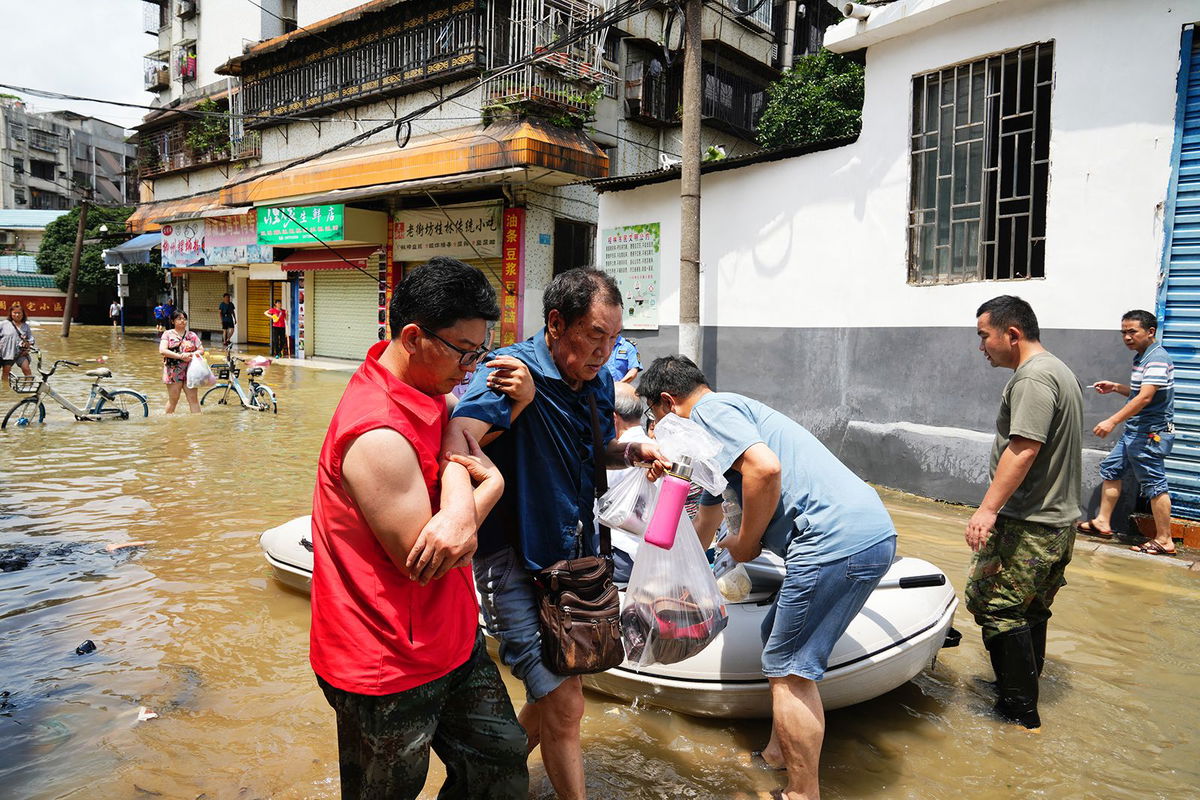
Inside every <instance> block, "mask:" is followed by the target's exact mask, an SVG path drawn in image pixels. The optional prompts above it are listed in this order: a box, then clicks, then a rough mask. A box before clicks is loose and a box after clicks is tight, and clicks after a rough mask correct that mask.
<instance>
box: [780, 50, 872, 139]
mask: <svg viewBox="0 0 1200 800" xmlns="http://www.w3.org/2000/svg"><path fill="white" fill-rule="evenodd" d="M862 107H863V68H862V65H861V64H858V63H856V62H855V61H853V60H851V59H849V58H847V57H846V56H843V55H839V54H837V53H832V52H830V51H828V50H821V51H820V52H818V53H814V54H813V55H811V56H805V57H804V58H802V59H800V60H799V62H797V63H796V65H795V66H794V67H792V69H791V70H789V71H788V72H786V73H784V74H783V76H782V77H781V78H780V79H779V80H778V81H776V82H775V83H773V84H771V85H770V86H768V87H767V106H766V108H765V109H763V113H762V117H761V118H760V119H759V121H758V143H759V144H760V145H762V146H763V147H782V146H784V145H790V144H811V143H813V142H820V141H825V140H827V139H841V138H845V137H850V136H857V135H858V132H859V130H861V129H862Z"/></svg>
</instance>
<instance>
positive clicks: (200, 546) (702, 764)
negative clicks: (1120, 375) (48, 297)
mask: <svg viewBox="0 0 1200 800" xmlns="http://www.w3.org/2000/svg"><path fill="white" fill-rule="evenodd" d="M56 333H57V331H56V330H50V329H48V328H43V330H41V331H39V339H40V340H41V342H42V344H43V345H44V346H45V349H46V355H47V358H51V357H66V358H74V359H75V360H82V359H85V358H96V357H98V356H100V355H107V356H109V359H110V360H109V362H108V363H107V366H109V367H110V368H111V369H112V370H113V372H114V374H115V376H116V377H115V379H114V383H117V384H129V385H131V386H132V387H133V388H137V389H139V390H140V391H143V392H145V393H146V394H147V395H149V396H150V397H151V404H152V407H151V416H150V418H149V419H147V420H143V421H139V422H136V423H124V424H122V423H106V424H100V425H92V424H83V423H75V422H74V421H72V420H71V419H70V418H69V417H68V416H67V415H66V414H65V412H63V411H61V409H48V411H47V421H48V424H47V425H45V426H42V427H37V428H31V429H22V430H20V431H13V432H9V431H5V432H3V433H0V445H2V446H3V448H4V454H5V461H4V472H3V476H2V478H0V547H3V548H6V551H7V552H12V551H11V548H12V547H13V546H16V545H23V546H33V547H36V548H38V552H39V553H41V555H39V557H38V558H35V559H33V560H31V561H30V562H29V563H28V565H27V566H26V567H24V568H23V569H19V570H15V571H12V572H0V692H4V691H7V692H9V693H10V694H9V696H7V697H4V696H2V695H0V786H2V787H4V788H3V790H0V795H4V796H12V797H33V798H59V797H82V796H87V797H89V798H91V797H103V798H110V797H111V798H126V797H142V796H146V795H150V796H162V797H171V798H175V797H187V798H194V797H196V796H198V795H200V794H205V795H206V796H207V797H210V798H223V797H242V796H245V797H279V798H299V797H315V798H327V797H336V796H337V784H336V770H337V766H336V745H335V740H334V730H333V715H332V712H331V711H330V710H329V709H328V707H327V706H326V704H325V701H324V699H323V698H322V697H321V695H320V692H319V691H318V690H317V688H316V685H315V682H314V680H313V677H312V673H311V671H310V670H309V668H308V664H307V636H308V600H307V598H306V597H305V596H304V595H300V594H297V593H295V592H291V591H289V590H287V589H285V588H283V587H281V586H280V585H278V584H277V583H275V582H274V581H273V580H272V579H271V577H270V574H269V571H268V569H267V568H266V566H265V564H264V562H263V561H262V558H261V555H260V553H259V550H258V547H257V541H256V537H257V534H258V532H259V531H261V530H263V529H265V528H267V527H270V526H273V525H276V524H279V523H280V522H283V521H285V520H287V519H290V518H291V517H293V516H296V515H298V514H300V513H305V512H307V510H308V506H309V502H310V497H311V493H312V483H313V474H314V470H315V464H316V455H317V451H318V449H319V446H320V443H321V440H322V438H323V436H324V432H325V426H326V424H327V423H328V420H329V417H330V415H331V413H332V411H333V408H334V405H335V404H336V402H337V400H338V398H339V397H340V395H341V391H342V388H343V387H344V385H345V382H346V380H347V379H348V376H349V373H346V372H323V371H317V370H311V369H298V368H297V369H293V368H281V367H272V368H271V369H269V370H268V372H267V375H266V376H265V379H266V382H267V383H268V384H269V385H271V386H272V387H273V388H275V389H276V391H277V392H278V394H279V414H278V415H269V414H259V413H257V412H251V411H245V410H241V409H239V408H216V409H211V410H210V409H205V411H204V413H202V414H200V415H198V416H190V415H188V414H186V413H185V414H177V415H175V416H173V417H166V416H164V415H163V413H162V409H163V405H164V403H165V397H166V392H165V390H164V389H163V388H162V386H161V384H160V383H159V377H160V373H161V366H160V362H159V361H158V359H157V356H156V354H155V350H156V345H155V342H154V341H153V339H152V338H151V337H150V336H148V335H143V336H137V335H130V336H128V337H126V338H125V339H123V340H121V339H118V338H116V337H114V336H113V334H112V332H111V330H110V329H107V328H80V327H76V328H75V329H74V330H73V333H72V336H71V338H70V339H69V340H67V341H66V342H65V343H64V342H62V340H59V339H57V337H56V336H54V334H56ZM79 372H82V369H81V370H79ZM55 380H56V381H59V382H60V383H59V385H60V388H61V387H67V388H65V389H63V391H64V392H65V393H66V394H67V395H68V396H70V397H76V396H83V395H84V394H85V392H86V387H87V383H88V382H89V381H88V379H86V378H83V377H82V376H81V375H79V374H72V373H69V372H66V371H64V372H63V373H60V374H59V375H56V376H55ZM15 399H16V398H15V396H13V395H12V394H11V393H9V392H3V393H2V394H0V405H4V406H6V405H7V404H8V403H9V402H10V401H15ZM886 499H887V502H888V506H889V508H890V509H891V510H892V512H893V514H894V516H895V519H896V522H897V526H898V528H899V530H900V533H901V538H900V549H901V551H902V552H903V553H904V554H906V555H914V556H918V557H921V558H925V559H928V560H930V561H933V562H935V563H937V564H939V565H940V566H941V567H942V568H943V569H945V571H946V572H947V574H948V575H950V577H951V580H952V582H953V583H954V584H955V585H956V586H957V587H958V588H959V589H960V590H961V587H962V584H963V578H964V576H965V573H966V568H967V562H968V558H967V556H968V553H967V551H966V548H965V546H964V545H963V544H962V539H961V530H962V526H963V525H964V524H965V521H966V519H967V516H968V515H967V514H966V513H965V512H964V511H963V510H961V509H956V508H949V507H945V506H940V505H937V504H933V503H929V502H925V501H922V500H917V499H913V498H909V497H905V496H901V495H896V494H888V495H887V498H886ZM129 540H146V541H147V542H149V544H148V545H147V546H146V547H145V548H143V549H141V550H138V551H133V552H126V551H119V552H118V553H107V552H105V551H104V546H105V545H106V544H110V543H118V542H124V541H129ZM1090 547H1091V546H1090V545H1089V547H1088V548H1080V550H1079V552H1077V555H1076V559H1075V562H1074V563H1073V564H1072V566H1071V568H1070V570H1068V576H1067V577H1068V580H1069V581H1070V585H1069V586H1068V587H1067V588H1066V589H1064V590H1063V592H1062V593H1061V594H1060V597H1059V600H1058V603H1057V604H1056V607H1055V610H1056V612H1057V614H1056V616H1055V618H1054V620H1053V621H1052V623H1051V628H1050V636H1049V644H1048V662H1047V667H1046V677H1045V680H1044V681H1043V701H1042V709H1043V718H1044V720H1045V723H1046V724H1045V727H1044V728H1043V729H1042V733H1041V734H1040V735H1031V734H1028V733H1025V732H1023V731H1021V730H1018V729H1016V728H1013V727H1009V726H1001V725H998V724H996V723H994V722H993V721H991V720H990V719H989V718H988V717H987V716H986V715H985V711H986V709H987V707H988V705H989V704H990V697H989V695H988V694H987V690H986V688H985V687H983V686H981V685H980V684H979V682H978V680H977V678H978V677H990V670H989V668H988V666H987V663H986V656H985V654H984V651H983V649H982V647H981V646H980V645H979V640H978V630H977V629H976V628H975V627H974V625H973V624H971V623H970V621H969V619H968V618H967V617H966V615H965V613H963V612H961V611H960V613H959V617H958V619H957V621H956V624H957V626H958V627H959V628H960V629H961V630H963V633H964V639H963V646H962V647H960V648H958V649H957V650H950V651H944V653H943V655H942V658H941V660H940V662H939V664H938V666H937V668H936V669H935V670H933V671H932V672H927V673H925V674H924V675H922V676H921V677H920V678H919V679H918V680H917V681H915V682H914V683H910V684H908V685H906V686H904V687H901V688H900V689H898V690H896V691H894V692H892V693H890V694H888V695H886V696H884V697H881V698H878V699H876V700H874V701H871V702H870V703H865V704H862V705H859V706H855V707H852V708H848V709H844V710H842V711H838V712H833V713H831V714H830V715H829V728H828V735H827V737H826V744H825V753H824V756H823V759H822V763H823V765H824V769H823V770H822V784H823V792H824V796H825V797H827V798H870V797H879V798H884V797H886V798H896V797H902V798H953V799H954V800H957V798H961V797H971V798H1011V797H1028V796H1038V797H1049V798H1078V797H1105V798H1146V797H1162V798H1174V797H1192V796H1195V788H1194V787H1195V786H1196V785H1198V784H1200V775H1198V774H1197V772H1198V765H1200V746H1198V745H1197V743H1196V741H1195V736H1196V728H1197V723H1196V715H1195V713H1194V711H1193V710H1192V709H1194V708H1195V706H1196V703H1197V699H1198V698H1200V690H1198V689H1197V688H1196V687H1197V686H1198V685H1200V682H1198V681H1197V680H1196V679H1197V677H1200V676H1198V674H1197V672H1198V671H1200V670H1198V668H1197V666H1196V663H1195V659H1194V654H1195V653H1196V652H1197V650H1198V646H1200V633H1198V632H1197V627H1196V625H1195V620H1196V619H1197V614H1198V613H1200V582H1198V579H1200V575H1198V574H1197V573H1192V572H1188V571H1187V570H1184V569H1181V568H1179V567H1172V566H1169V565H1167V564H1162V563H1158V562H1154V561H1151V560H1149V559H1147V558H1141V559H1132V558H1125V557H1117V556H1115V555H1110V553H1112V551H1111V550H1108V549H1104V550H1103V551H1102V552H1100V553H1096V554H1093V553H1090V552H1088V550H1089V549H1090ZM85 639H92V640H93V641H95V643H96V645H97V647H98V649H97V651H96V652H95V653H92V654H90V655H86V656H77V655H76V654H75V647H76V645H78V644H79V643H80V642H82V641H83V640H85ZM506 680H507V681H508V686H509V689H510V692H511V693H512V695H513V696H514V697H517V698H520V697H522V696H523V690H522V689H521V687H520V685H519V684H518V683H517V682H515V681H512V680H511V678H507V677H506ZM143 706H145V707H148V708H151V709H154V710H155V711H157V712H158V713H159V714H160V715H161V716H160V717H159V718H158V719H153V720H150V721H147V722H137V713H138V709H139V708H140V707H143ZM766 737H767V726H766V723H764V722H761V721H757V722H730V721H720V720H698V719H692V718H688V717H685V716H682V715H679V714H674V713H671V712H665V711H661V710H656V709H645V708H631V707H629V706H626V705H622V704H617V703H614V702H610V701H608V700H607V699H605V698H602V697H599V696H589V700H588V716H587V719H586V721H585V726H584V742H585V759H586V766H587V773H588V782H589V789H590V792H591V795H592V796H593V797H595V798H647V799H649V798H655V799H656V800H657V798H666V797H670V798H674V797H690V798H721V799H722V800H724V799H725V798H735V797H757V796H760V795H761V794H762V793H765V792H768V791H769V790H771V789H774V788H777V787H778V786H779V785H780V784H781V783H782V782H781V781H780V780H779V777H778V776H777V775H775V774H773V773H769V772H766V771H763V770H760V769H758V768H756V767H754V766H753V765H751V764H750V763H749V760H748V758H747V755H746V754H747V753H748V752H749V751H750V750H751V749H756V748H758V747H760V746H761V745H762V744H763V743H764V742H765V741H766ZM437 771H438V768H437V767H436V765H435V767H434V773H437ZM533 778H534V789H535V791H534V796H536V797H541V798H549V797H551V796H552V794H551V791H550V786H549V783H548V781H546V779H545V774H544V771H542V769H541V767H540V765H538V764H537V763H536V757H535V764H534V768H533ZM439 782H440V779H439V778H437V777H433V778H432V779H431V784H430V785H431V786H432V787H434V788H433V790H432V791H430V792H428V793H427V794H428V795H429V796H430V797H432V796H433V795H434V794H435V791H436V786H437V785H438V783H439Z"/></svg>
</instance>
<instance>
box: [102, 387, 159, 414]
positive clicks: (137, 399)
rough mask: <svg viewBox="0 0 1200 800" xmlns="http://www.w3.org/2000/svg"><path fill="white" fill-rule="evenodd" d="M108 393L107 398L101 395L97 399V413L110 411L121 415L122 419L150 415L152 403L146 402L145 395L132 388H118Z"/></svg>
mask: <svg viewBox="0 0 1200 800" xmlns="http://www.w3.org/2000/svg"><path fill="white" fill-rule="evenodd" d="M108 394H109V396H108V397H107V398H106V397H103V396H101V398H100V399H99V400H97V401H96V413H97V414H100V413H103V412H108V413H110V414H112V416H114V417H117V416H119V417H120V418H121V419H129V418H130V417H143V418H145V417H148V416H150V404H149V403H148V402H146V396H145V395H143V394H141V393H139V392H135V391H133V390H132V389H117V390H115V391H112V392H109V393H108ZM113 412H118V413H113Z"/></svg>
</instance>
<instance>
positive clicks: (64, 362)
mask: <svg viewBox="0 0 1200 800" xmlns="http://www.w3.org/2000/svg"><path fill="white" fill-rule="evenodd" d="M54 363H55V364H66V365H67V366H68V367H78V366H79V364H78V363H76V362H74V361H67V360H66V359H65V358H60V359H59V360H58V361H55V362H54Z"/></svg>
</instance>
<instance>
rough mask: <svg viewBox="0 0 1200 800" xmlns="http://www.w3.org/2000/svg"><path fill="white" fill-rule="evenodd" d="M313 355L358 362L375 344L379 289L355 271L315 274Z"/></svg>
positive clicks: (317, 272)
mask: <svg viewBox="0 0 1200 800" xmlns="http://www.w3.org/2000/svg"><path fill="white" fill-rule="evenodd" d="M310 294H311V300H310V301H309V306H310V308H311V311H308V318H309V320H310V322H309V324H311V325H312V328H313V355H314V356H327V357H330V358H349V359H355V360H361V359H362V358H364V357H365V356H366V354H367V350H368V348H370V347H371V345H373V344H375V342H377V341H379V334H378V330H379V285H378V283H377V282H376V281H373V280H371V279H370V278H369V277H367V276H366V275H364V274H363V273H361V272H359V271H358V270H315V271H314V272H313V273H312V290H311V292H310Z"/></svg>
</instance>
